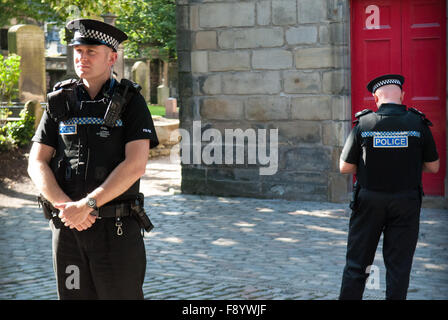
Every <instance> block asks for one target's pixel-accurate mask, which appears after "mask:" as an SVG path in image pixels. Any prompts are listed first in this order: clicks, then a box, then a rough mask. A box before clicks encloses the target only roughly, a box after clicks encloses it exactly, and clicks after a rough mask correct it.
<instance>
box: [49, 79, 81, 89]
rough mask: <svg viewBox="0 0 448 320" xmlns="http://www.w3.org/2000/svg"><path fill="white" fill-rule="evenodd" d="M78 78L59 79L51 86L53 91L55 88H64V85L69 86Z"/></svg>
mask: <svg viewBox="0 0 448 320" xmlns="http://www.w3.org/2000/svg"><path fill="white" fill-rule="evenodd" d="M77 81H78V80H76V79H67V80H64V81H59V82H58V83H56V84H55V85H54V87H53V91H55V90H59V89H61V88H65V87H71V86H72V85H73V84H75V83H76V82H77Z"/></svg>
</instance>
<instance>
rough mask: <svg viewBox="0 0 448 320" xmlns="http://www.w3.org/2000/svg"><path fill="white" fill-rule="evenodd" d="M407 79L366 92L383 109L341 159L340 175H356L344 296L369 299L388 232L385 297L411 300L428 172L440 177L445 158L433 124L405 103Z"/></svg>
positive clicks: (360, 127)
mask: <svg viewBox="0 0 448 320" xmlns="http://www.w3.org/2000/svg"><path fill="white" fill-rule="evenodd" d="M403 83H404V77H403V76H401V75H394V74H388V75H383V76H380V77H377V78H375V79H373V80H372V81H370V82H369V84H368V85H367V89H368V90H369V91H370V92H371V93H372V95H373V96H374V98H375V103H376V104H377V106H378V110H377V111H376V112H373V111H372V110H369V109H365V110H363V111H361V112H359V113H357V114H356V115H355V116H356V118H357V120H356V121H355V122H356V123H357V124H356V126H355V127H354V128H353V130H352V131H351V133H350V135H349V137H348V139H347V141H346V143H345V145H344V148H343V150H342V154H341V158H340V171H341V173H356V178H357V183H356V184H355V185H356V187H355V190H354V201H352V204H351V208H352V214H351V217H350V226H349V234H348V243H347V260H346V265H345V268H344V272H343V277H342V286H341V291H340V297H339V298H340V299H362V295H363V292H364V287H365V282H366V279H367V277H368V276H369V274H368V272H369V268H368V267H369V266H370V265H371V264H372V263H373V260H374V257H375V251H376V248H377V246H378V242H379V239H380V236H381V234H382V233H383V237H384V238H383V239H384V240H383V257H384V263H385V266H386V299H406V294H407V290H408V285H409V275H410V271H411V265H412V259H413V255H414V251H415V248H416V245H417V239H418V231H419V219H420V208H421V201H422V198H421V197H422V184H421V178H422V171H426V172H433V173H435V172H437V171H438V168H439V160H438V159H439V158H438V154H437V151H436V147H435V143H434V139H433V136H432V134H431V130H430V129H429V127H428V126H431V125H432V124H431V123H430V121H429V120H428V119H426V118H425V115H424V114H423V113H421V112H419V111H418V110H416V109H414V108H409V109H407V108H406V106H405V105H402V104H401V103H402V101H403V97H404V92H403V91H402V86H403Z"/></svg>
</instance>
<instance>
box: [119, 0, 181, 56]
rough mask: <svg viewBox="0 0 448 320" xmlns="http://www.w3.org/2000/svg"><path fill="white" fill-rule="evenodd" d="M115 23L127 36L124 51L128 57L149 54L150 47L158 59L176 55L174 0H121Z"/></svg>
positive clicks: (150, 51) (150, 52)
mask: <svg viewBox="0 0 448 320" xmlns="http://www.w3.org/2000/svg"><path fill="white" fill-rule="evenodd" d="M121 3H122V7H121V9H122V11H121V12H120V13H119V15H118V19H117V26H118V27H119V28H120V29H122V30H123V31H124V32H126V34H127V35H128V37H129V41H128V42H127V43H126V44H125V53H126V55H127V56H130V57H151V54H152V50H153V49H154V48H158V49H159V55H160V57H161V58H162V59H164V60H168V59H175V58H176V1H175V0H125V1H123V0H122V1H121Z"/></svg>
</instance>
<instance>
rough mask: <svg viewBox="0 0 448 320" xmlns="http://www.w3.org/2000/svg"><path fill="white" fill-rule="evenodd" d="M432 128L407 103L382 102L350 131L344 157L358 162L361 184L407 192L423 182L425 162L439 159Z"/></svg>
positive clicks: (378, 189) (349, 161)
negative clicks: (374, 111) (408, 108)
mask: <svg viewBox="0 0 448 320" xmlns="http://www.w3.org/2000/svg"><path fill="white" fill-rule="evenodd" d="M438 158H439V157H438V154H437V150H436V147H435V143H434V138H433V136H432V134H431V130H430V129H429V128H428V126H427V125H426V124H425V123H424V121H423V120H422V118H421V117H420V116H419V115H417V114H415V113H414V112H411V111H407V110H406V106H404V105H397V104H389V103H387V104H382V105H381V106H380V108H379V109H378V111H377V112H376V113H373V112H372V113H369V114H366V115H363V116H361V117H360V119H359V123H358V124H357V125H356V126H355V127H354V128H353V130H352V131H351V132H350V135H349V137H348V138H347V141H346V143H345V145H344V148H343V150H342V154H341V159H342V160H343V161H345V162H347V163H351V164H355V165H357V179H358V182H359V183H360V185H361V187H364V188H367V189H370V190H377V191H390V192H396V191H404V190H410V189H414V188H417V187H418V186H420V185H421V175H422V165H423V162H432V161H436V160H437V159H438Z"/></svg>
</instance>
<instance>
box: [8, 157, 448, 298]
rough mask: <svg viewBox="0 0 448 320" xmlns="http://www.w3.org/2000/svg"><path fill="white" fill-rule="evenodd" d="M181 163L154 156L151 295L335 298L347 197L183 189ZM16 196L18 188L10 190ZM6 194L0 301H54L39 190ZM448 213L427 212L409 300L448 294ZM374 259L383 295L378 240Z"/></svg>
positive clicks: (149, 184) (149, 181)
mask: <svg viewBox="0 0 448 320" xmlns="http://www.w3.org/2000/svg"><path fill="white" fill-rule="evenodd" d="M179 182H180V177H179V166H178V165H175V164H171V163H169V162H167V161H165V162H163V161H162V162H157V161H155V162H152V163H150V164H149V166H148V172H147V174H146V176H145V177H144V179H142V189H143V190H144V192H145V194H146V199H145V202H146V203H145V208H146V209H147V211H148V212H149V213H150V216H151V220H152V221H153V223H154V225H155V229H154V230H153V231H152V232H150V233H145V238H144V239H145V245H146V252H147V259H148V263H147V273H146V278H145V283H144V286H143V289H144V293H145V298H146V299H155V300H165V299H166V300H171V299H175V300H178V299H191V300H209V299H211V300H214V299H224V300H227V299H242V300H248V299H251V300H252V299H254V300H257V299H268V300H271V299H272V300H286V299H295V300H315V299H317V300H328V299H336V298H337V296H338V293H339V288H340V282H341V276H342V269H343V267H344V262H345V253H346V240H347V230H348V219H349V211H348V208H347V205H346V204H334V203H321V202H298V201H285V200H262V199H248V198H225V197H211V196H197V195H182V194H179ZM10 196H11V195H10ZM12 196H14V197H17V198H20V199H25V200H23V202H22V203H21V207H22V208H17V207H14V206H12V207H8V203H9V200H8V198H7V197H0V201H1V202H0V299H33V300H35V299H43V300H50V299H57V295H56V286H55V278H54V274H53V267H52V258H51V232H50V229H49V227H48V222H47V221H46V220H45V219H44V218H43V216H42V214H41V212H40V209H39V208H38V207H37V205H36V204H35V203H34V202H33V201H32V200H31V199H32V195H30V194H25V195H20V194H13V195H12ZM447 226H448V212H447V210H439V209H423V210H422V214H421V227H420V237H419V242H418V246H417V249H416V253H415V257H414V264H413V269H412V274H411V282H410V288H409V293H408V299H448V272H447V271H448V233H447V232H446V231H447ZM374 265H375V266H377V267H378V270H379V276H380V285H379V289H366V292H365V295H364V297H365V299H370V300H377V299H383V298H384V293H385V280H384V278H385V268H384V263H383V259H382V255H381V242H380V245H379V247H378V250H377V254H376V257H375V261H374Z"/></svg>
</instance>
